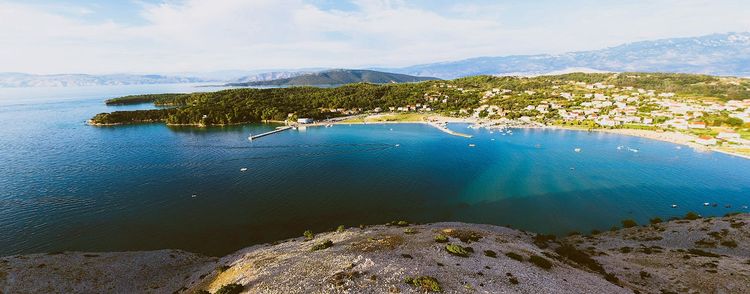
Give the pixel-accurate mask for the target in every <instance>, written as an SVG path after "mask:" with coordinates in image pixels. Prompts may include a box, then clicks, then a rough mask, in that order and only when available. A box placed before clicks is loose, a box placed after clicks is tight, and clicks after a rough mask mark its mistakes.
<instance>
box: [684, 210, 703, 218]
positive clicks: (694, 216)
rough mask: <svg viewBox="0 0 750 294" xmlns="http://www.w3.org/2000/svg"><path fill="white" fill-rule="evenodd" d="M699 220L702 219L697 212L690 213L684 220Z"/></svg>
mask: <svg viewBox="0 0 750 294" xmlns="http://www.w3.org/2000/svg"><path fill="white" fill-rule="evenodd" d="M699 218H701V216H700V215H698V214H697V213H695V212H692V211H691V212H688V213H687V214H685V217H684V219H686V220H696V219H699Z"/></svg>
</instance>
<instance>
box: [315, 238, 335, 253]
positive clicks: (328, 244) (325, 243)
mask: <svg viewBox="0 0 750 294" xmlns="http://www.w3.org/2000/svg"><path fill="white" fill-rule="evenodd" d="M331 246H333V241H331V240H325V241H323V242H321V243H318V244H315V245H314V246H313V247H312V248H310V251H318V250H323V249H328V248H331Z"/></svg>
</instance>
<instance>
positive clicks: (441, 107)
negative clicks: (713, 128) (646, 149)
mask: <svg viewBox="0 0 750 294" xmlns="http://www.w3.org/2000/svg"><path fill="white" fill-rule="evenodd" d="M597 85H598V87H595V86H597ZM644 89H645V90H644ZM639 90H640V91H644V92H645V91H656V92H655V93H667V92H668V93H670V95H674V99H696V100H704V101H727V100H731V99H735V100H742V99H750V80H747V79H737V78H723V77H713V76H706V75H693V74H664V73H621V74H583V73H573V74H566V75H558V76H539V77H533V78H526V77H493V76H474V77H467V78H460V79H455V80H447V81H445V80H433V81H424V82H419V83H402V84H370V83H355V84H347V85H343V86H339V87H330V88H321V87H286V88H271V89H254V88H240V89H230V90H223V91H218V92H207V93H192V94H161V95H135V96H127V97H122V98H119V99H112V100H109V103H110V104H128V103H143V102H144V101H153V103H154V104H155V105H157V106H171V108H169V109H158V110H143V111H120V112H113V113H100V114H98V115H96V116H95V117H94V118H93V119H92V120H91V123H92V124H94V125H97V124H127V123H138V122H166V123H168V124H175V125H200V126H209V125H227V124H241V123H249V122H259V121H262V120H286V119H287V118H289V114H292V118H293V117H294V116H297V117H311V118H315V119H321V118H326V117H335V116H342V115H345V113H358V112H367V111H372V110H375V109H378V108H379V109H380V110H382V111H388V110H389V108H391V107H393V108H399V107H406V106H409V107H410V108H412V109H411V110H412V111H415V109H414V107H417V106H421V107H422V108H420V110H421V111H431V112H435V113H440V114H444V115H450V116H460V115H468V113H471V112H472V111H473V110H474V109H476V108H478V107H480V106H481V105H494V106H497V107H499V108H500V109H502V110H503V111H504V112H505V114H504V117H506V118H509V119H514V118H518V117H521V116H529V117H538V116H540V115H541V116H542V118H540V119H543V120H554V119H558V117H557V115H558V114H557V112H548V113H546V114H544V115H542V114H540V113H537V112H535V110H529V109H528V106H529V105H536V104H540V103H549V102H554V103H557V104H559V105H560V107H561V109H576V108H580V105H581V104H582V103H584V102H587V101H588V102H590V100H591V99H592V98H591V96H588V98H586V95H592V94H591V93H599V94H602V95H611V96H616V95H630V94H632V93H633V92H637V91H639ZM563 94H570V95H572V96H574V97H576V98H571V99H565V98H563V97H562V95H563ZM635 97H639V96H635ZM638 99H643V103H642V104H643V105H644V106H643V107H642V108H643V109H639V111H643V112H648V111H649V109H650V108H651V107H654V105H652V104H653V102H649V101H651V100H649V99H650V98H648V96H645V95H644V96H643V97H641V98H638ZM427 108H429V110H427ZM341 109H345V110H347V111H345V112H342V111H340V110H341ZM608 110H609V109H604V110H602V111H603V113H606V111H608ZM723 115H724V116H726V115H727V114H726V113H725V114H723Z"/></svg>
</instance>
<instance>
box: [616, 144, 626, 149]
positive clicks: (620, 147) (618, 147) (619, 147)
mask: <svg viewBox="0 0 750 294" xmlns="http://www.w3.org/2000/svg"><path fill="white" fill-rule="evenodd" d="M622 148H625V146H622V145H620V146H617V150H622Z"/></svg>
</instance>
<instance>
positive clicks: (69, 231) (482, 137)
mask: <svg viewBox="0 0 750 294" xmlns="http://www.w3.org/2000/svg"><path fill="white" fill-rule="evenodd" d="M198 86H200V85H195V84H177V85H135V86H132V85H131V86H91V87H67V88H66V87H60V88H5V89H0V256H6V255H14V254H29V253H42V252H59V251H135V250H155V249H165V248H170V249H182V250H186V251H191V252H196V253H202V254H206V255H213V256H220V255H224V254H227V253H230V252H233V251H235V250H238V249H241V248H243V247H247V246H251V245H254V244H262V243H267V242H273V241H277V240H281V239H285V238H291V237H299V236H301V235H302V232H303V231H305V230H312V231H313V232H322V231H328V230H333V229H334V228H336V227H337V226H339V225H344V226H347V227H359V226H360V225H372V224H384V223H387V222H390V221H394V220H406V221H409V222H412V223H428V222H453V221H456V222H472V223H483V224H494V225H504V226H510V227H513V228H517V229H522V230H526V231H531V232H535V233H545V234H557V235H565V234H568V233H571V232H580V233H584V234H585V233H589V232H590V231H592V230H601V231H604V230H608V229H610V228H611V227H613V226H619V225H620V223H621V221H622V220H624V219H633V220H635V221H636V222H638V223H639V224H647V223H648V221H649V219H650V218H654V217H660V218H662V219H664V220H666V219H669V218H671V217H681V216H683V215H685V214H686V213H687V212H689V211H693V212H696V213H698V214H700V215H702V216H721V215H724V214H726V213H731V212H749V210H748V208H747V205H750V160H747V159H743V158H739V157H734V156H731V155H726V154H722V153H716V152H705V151H698V150H693V149H691V148H689V147H687V146H680V145H676V144H672V143H667V142H661V141H654V140H649V139H644V138H638V137H631V136H624V135H616V134H607V133H599V132H587V131H570V130H546V129H512V130H511V132H507V131H503V132H500V131H497V130H487V129H472V128H468V126H469V125H467V124H449V125H448V127H449V128H450V129H452V130H454V131H457V132H462V133H467V134H470V135H472V136H473V137H472V138H464V137H458V136H453V135H450V134H447V133H444V132H442V131H440V130H438V129H436V128H433V127H431V126H429V125H424V124H368V125H335V126H333V127H328V128H327V127H308V128H306V129H304V130H288V131H284V132H280V133H277V134H274V135H271V136H267V137H262V138H260V139H256V140H254V141H252V142H251V141H249V140H248V136H250V135H251V134H258V133H261V132H265V131H269V130H273V129H274V128H275V127H277V126H278V125H274V124H248V125H241V126H230V127H209V128H197V127H169V126H166V125H164V124H159V123H155V124H139V125H127V126H114V127H94V126H89V125H87V124H86V120H88V119H89V118H91V117H93V116H94V115H96V114H97V113H100V112H111V111H121V110H134V109H152V108H154V106H153V105H151V104H139V105H128V106H106V105H105V104H104V100H105V99H108V98H113V97H119V96H123V95H131V94H143V93H177V92H180V93H183V92H184V93H187V92H207V91H215V90H220V89H222V88H217V87H198ZM576 150H578V151H576ZM245 169H246V170H245ZM243 170H244V171H243Z"/></svg>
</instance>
